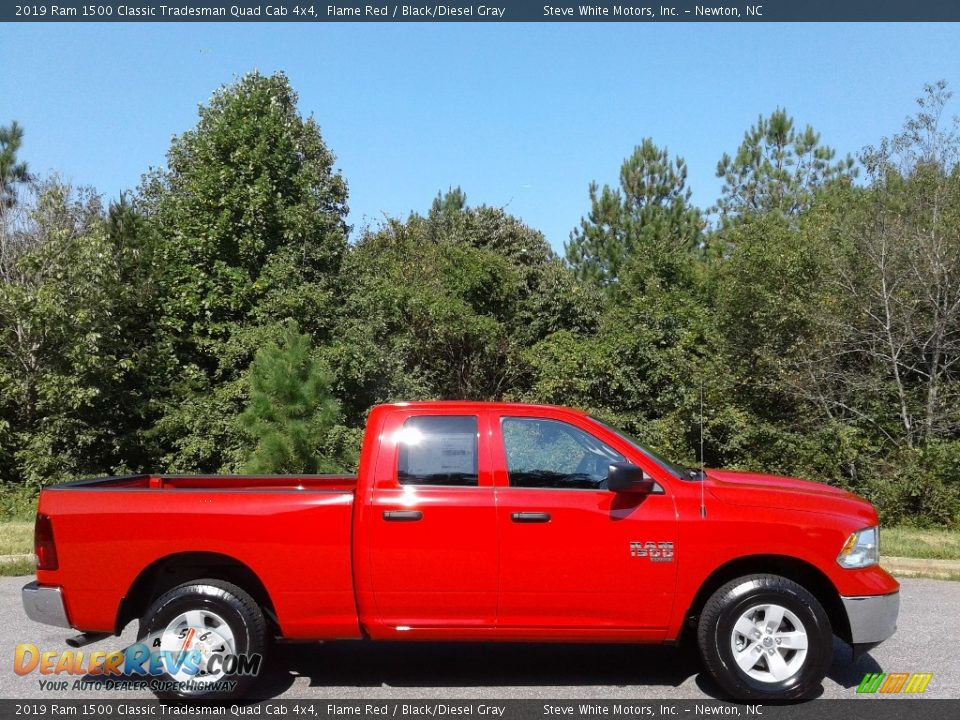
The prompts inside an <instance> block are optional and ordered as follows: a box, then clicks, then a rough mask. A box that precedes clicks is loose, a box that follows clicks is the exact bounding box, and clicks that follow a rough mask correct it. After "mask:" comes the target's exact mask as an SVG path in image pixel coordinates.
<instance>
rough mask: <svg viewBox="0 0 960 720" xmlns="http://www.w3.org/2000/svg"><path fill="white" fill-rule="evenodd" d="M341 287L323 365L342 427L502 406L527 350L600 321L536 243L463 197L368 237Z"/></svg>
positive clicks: (592, 304) (593, 303) (592, 300)
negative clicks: (412, 406)
mask: <svg viewBox="0 0 960 720" xmlns="http://www.w3.org/2000/svg"><path fill="white" fill-rule="evenodd" d="M341 277H342V280H343V282H344V287H345V292H346V296H345V300H344V306H343V308H342V310H341V313H340V315H339V323H338V330H337V332H336V338H335V340H334V342H333V343H332V345H331V347H330V348H329V350H328V356H329V357H330V365H331V367H333V368H334V371H335V376H336V378H337V395H338V397H341V398H343V399H344V402H345V409H346V410H347V418H348V420H349V422H350V423H360V422H362V419H363V415H364V413H365V412H366V411H367V409H368V408H369V407H370V406H371V405H374V404H376V403H379V402H385V401H390V400H402V399H418V398H419V399H429V398H472V399H478V400H493V399H498V398H503V397H508V396H511V395H512V394H515V393H517V392H519V389H520V388H522V387H523V386H524V383H526V382H527V373H528V366H527V364H526V361H525V360H524V357H523V350H524V349H525V348H528V347H530V346H531V345H533V344H534V343H536V342H537V341H538V340H540V339H541V338H543V337H546V336H547V335H548V334H550V333H551V332H554V331H556V330H559V329H564V328H579V329H582V328H586V327H590V326H591V325H592V324H593V323H594V322H595V315H596V313H597V310H598V303H597V297H596V295H595V294H594V293H591V292H589V291H586V290H584V289H583V288H582V287H580V286H579V284H577V283H576V282H575V280H574V278H573V276H572V274H571V273H570V271H569V270H567V269H566V268H565V267H563V265H562V263H561V262H560V260H559V258H557V257H556V255H554V253H553V252H552V250H551V249H550V246H549V245H548V244H547V243H546V241H545V240H544V238H543V236H542V235H541V234H540V233H539V232H536V231H534V230H532V229H531V228H529V227H527V226H525V225H524V224H522V223H521V222H519V221H518V220H517V219H516V218H513V217H510V216H509V215H507V214H506V213H504V212H503V211H502V210H500V209H495V208H489V207H479V208H471V207H468V206H466V202H465V196H463V194H462V191H453V195H452V196H451V197H446V198H445V197H444V196H441V197H440V198H439V199H438V201H437V202H435V203H434V205H433V209H432V210H431V211H430V212H429V213H428V214H427V215H426V216H423V215H412V216H410V217H409V218H408V219H407V220H406V221H399V220H393V221H390V222H388V223H385V224H384V225H383V226H382V227H380V228H379V229H377V230H375V231H372V232H368V233H366V234H365V235H364V236H363V237H361V238H360V240H359V241H358V242H357V243H356V245H355V246H354V247H353V248H352V249H351V250H350V252H349V254H348V256H347V258H346V259H345V261H344V265H343V271H342V275H341Z"/></svg>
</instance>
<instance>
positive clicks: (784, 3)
mask: <svg viewBox="0 0 960 720" xmlns="http://www.w3.org/2000/svg"><path fill="white" fill-rule="evenodd" d="M0 21H3V22H290V23H309V22H545V21H546V22H638V23H644V22H645V23H657V22H741V23H743V22H957V21H960V2H958V0H756V2H739V3H738V2H726V3H725V2H710V1H707V2H702V1H701V2H672V1H671V0H664V2H663V4H661V3H659V2H657V3H649V2H647V0H639V2H629V1H628V2H609V1H608V0H600V1H596V0H595V1H594V2H582V3H573V2H563V1H562V0H547V1H546V2H545V1H544V0H519V1H514V2H507V0H489V2H486V3H480V2H463V1H462V0H461V1H459V2H450V3H443V4H424V3H396V2H383V1H381V2H376V0H375V1H374V2H368V3H361V2H333V3H318V2H310V1H309V0H299V1H298V0H272V1H271V2H251V1H249V0H247V1H245V2H237V3H234V4H230V3H217V2H185V1H184V0H179V1H178V0H166V2H163V3H161V2H152V1H149V0H139V1H138V0H131V1H130V2H114V1H112V0H111V1H109V2H99V3H90V2H73V1H71V0H65V1H60V2H35V3H22V4H21V3H12V4H8V3H3V4H2V6H0Z"/></svg>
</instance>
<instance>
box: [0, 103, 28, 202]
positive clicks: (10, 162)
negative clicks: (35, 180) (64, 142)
mask: <svg viewBox="0 0 960 720" xmlns="http://www.w3.org/2000/svg"><path fill="white" fill-rule="evenodd" d="M22 143H23V128H22V127H20V126H19V125H18V124H17V122H16V121H14V122H12V123H10V125H8V126H6V127H0V207H2V208H9V207H12V206H13V205H14V203H16V201H17V189H16V185H17V183H24V182H27V181H28V180H29V179H30V173H29V172H27V164H26V163H25V162H22V161H18V160H17V152H18V151H19V150H20V145H21V144H22Z"/></svg>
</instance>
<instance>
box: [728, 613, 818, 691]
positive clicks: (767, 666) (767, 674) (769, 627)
mask: <svg viewBox="0 0 960 720" xmlns="http://www.w3.org/2000/svg"><path fill="white" fill-rule="evenodd" d="M730 647H731V649H732V650H733V659H734V662H736V663H737V665H738V666H739V667H740V669H741V670H743V672H745V673H746V674H747V675H749V676H750V677H751V678H753V679H754V680H759V681H760V682H765V683H776V682H783V681H784V680H789V679H790V678H792V677H793V676H794V675H796V674H797V673H798V672H800V668H802V667H803V662H804V660H805V659H806V657H807V631H806V628H804V627H803V623H802V622H800V618H798V617H797V616H796V615H794V614H793V613H792V612H790V611H789V610H787V609H786V608H785V607H783V606H781V605H775V604H772V603H769V604H764V605H754V606H753V607H751V608H749V609H748V610H747V611H746V612H744V613H743V614H742V615H741V616H740V617H739V619H738V620H737V622H736V623H735V624H734V626H733V632H732V633H731V635H730Z"/></svg>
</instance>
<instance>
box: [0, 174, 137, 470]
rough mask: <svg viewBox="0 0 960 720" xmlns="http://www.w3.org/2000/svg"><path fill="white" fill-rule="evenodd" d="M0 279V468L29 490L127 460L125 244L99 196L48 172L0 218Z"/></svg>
mask: <svg viewBox="0 0 960 720" xmlns="http://www.w3.org/2000/svg"><path fill="white" fill-rule="evenodd" d="M0 235H2V237H3V238H4V241H3V242H2V246H3V247H4V248H6V249H7V250H11V252H7V253H5V255H4V258H3V263H2V265H0V268H2V277H0V280H2V282H0V425H2V426H5V427H6V429H7V431H6V432H5V433H2V435H3V437H2V440H0V441H2V442H4V443H5V447H4V448H3V449H2V450H0V475H2V478H3V479H4V480H5V481H7V482H14V483H26V484H27V485H29V486H31V487H34V488H36V487H37V486H39V485H42V484H46V483H49V482H57V481H62V480H67V479H75V478H76V477H78V476H82V475H85V474H104V473H111V472H114V471H118V470H124V469H130V467H131V466H130V463H138V462H139V460H140V458H139V456H138V452H137V449H136V443H135V440H136V423H135V422H134V421H133V420H132V419H131V418H132V417H134V416H135V415H136V413H137V411H138V408H139V407H140V405H141V404H140V402H139V400H138V397H137V393H136V389H137V388H138V386H139V377H138V374H137V369H138V363H139V360H141V359H142V357H141V358H139V359H138V355H137V352H136V348H134V347H132V345H131V343H130V339H131V335H130V333H129V332H128V330H129V328H130V327H131V326H132V325H134V324H135V323H136V318H135V317H134V315H133V314H132V313H131V310H130V308H131V299H132V298H133V296H135V295H137V294H142V293H144V291H145V289H146V286H145V285H144V284H143V283H139V282H137V276H135V275H134V274H133V273H132V272H131V271H130V268H129V264H130V263H131V262H133V261H132V259H131V248H129V247H124V246H122V245H121V244H119V243H117V242H116V241H115V238H113V237H111V233H110V230H109V224H108V221H107V219H106V217H105V214H104V212H103V208H102V205H101V202H100V198H99V197H98V196H97V195H96V194H95V193H93V192H92V191H85V190H79V191H78V190H75V189H73V188H71V187H69V186H67V185H65V184H64V183H62V182H61V181H59V180H57V179H56V178H53V179H49V180H46V181H43V182H40V183H38V184H37V185H36V186H35V189H34V191H32V192H30V193H28V194H27V195H26V196H25V197H23V198H22V201H21V202H20V203H18V204H17V205H16V207H14V208H12V209H11V211H10V213H8V214H7V215H6V216H5V217H4V222H3V223H2V227H0Z"/></svg>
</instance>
